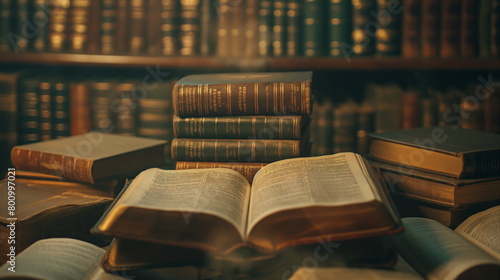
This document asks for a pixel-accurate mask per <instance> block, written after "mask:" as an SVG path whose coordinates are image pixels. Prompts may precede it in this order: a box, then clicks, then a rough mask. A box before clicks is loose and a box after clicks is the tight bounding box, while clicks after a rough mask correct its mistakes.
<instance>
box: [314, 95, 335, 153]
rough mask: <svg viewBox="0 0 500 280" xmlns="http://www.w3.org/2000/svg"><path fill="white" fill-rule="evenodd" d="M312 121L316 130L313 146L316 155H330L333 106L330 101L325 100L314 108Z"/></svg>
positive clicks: (331, 149)
mask: <svg viewBox="0 0 500 280" xmlns="http://www.w3.org/2000/svg"><path fill="white" fill-rule="evenodd" d="M313 121H314V126H315V129H316V138H315V139H314V144H313V145H314V150H315V152H316V155H329V154H331V153H332V151H333V104H332V102H331V101H330V100H325V101H323V102H322V103H321V104H320V105H319V106H316V107H315V108H314V116H313Z"/></svg>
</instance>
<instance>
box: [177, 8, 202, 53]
mask: <svg viewBox="0 0 500 280" xmlns="http://www.w3.org/2000/svg"><path fill="white" fill-rule="evenodd" d="M179 30H180V31H179V43H180V44H179V46H180V49H179V54H180V55H186V56H191V55H197V54H199V52H200V38H199V37H200V0H191V1H181V14H180V28H179Z"/></svg>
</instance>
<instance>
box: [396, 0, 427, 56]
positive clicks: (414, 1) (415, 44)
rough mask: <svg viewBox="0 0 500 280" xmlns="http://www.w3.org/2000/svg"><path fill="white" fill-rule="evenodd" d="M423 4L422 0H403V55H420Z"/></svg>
mask: <svg viewBox="0 0 500 280" xmlns="http://www.w3.org/2000/svg"><path fill="white" fill-rule="evenodd" d="M421 5H422V1H421V0H404V1H403V7H404V11H403V23H402V38H401V39H402V40H401V45H402V46H401V48H402V52H403V56H406V57H417V56H419V55H420V21H421V20H422V17H421V12H422V8H421Z"/></svg>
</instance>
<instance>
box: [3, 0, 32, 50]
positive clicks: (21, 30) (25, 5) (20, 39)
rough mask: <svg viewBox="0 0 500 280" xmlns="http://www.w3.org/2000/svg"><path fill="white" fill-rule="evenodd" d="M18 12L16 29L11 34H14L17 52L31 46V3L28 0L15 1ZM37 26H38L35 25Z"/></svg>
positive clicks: (16, 13)
mask: <svg viewBox="0 0 500 280" xmlns="http://www.w3.org/2000/svg"><path fill="white" fill-rule="evenodd" d="M14 3H15V7H16V12H15V15H16V17H15V19H16V21H15V27H16V28H15V30H14V31H13V33H11V34H9V35H11V36H12V35H13V37H12V38H15V40H14V41H13V42H15V45H13V46H14V50H15V51H16V52H25V51H27V50H29V48H30V39H31V38H30V37H31V35H32V32H34V30H33V25H32V24H31V17H30V12H31V5H30V4H31V3H30V1H28V0H17V1H14ZM34 28H36V27H34Z"/></svg>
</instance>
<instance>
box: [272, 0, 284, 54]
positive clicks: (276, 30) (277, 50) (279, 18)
mask: <svg viewBox="0 0 500 280" xmlns="http://www.w3.org/2000/svg"><path fill="white" fill-rule="evenodd" d="M273 8H274V9H273V15H274V17H273V31H272V40H273V44H272V49H273V55H274V56H282V55H284V54H285V48H286V45H285V44H286V41H285V40H286V28H287V25H286V24H287V23H286V18H287V16H286V1H284V0H276V1H274V2H273Z"/></svg>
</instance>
